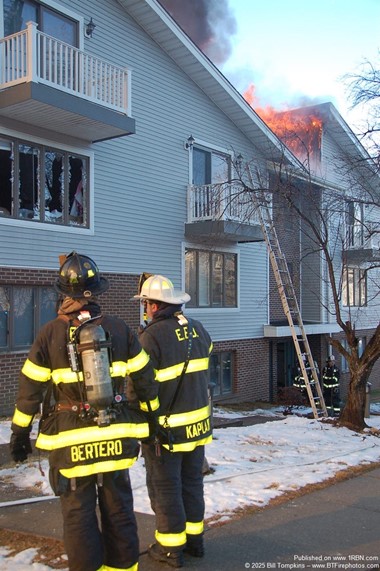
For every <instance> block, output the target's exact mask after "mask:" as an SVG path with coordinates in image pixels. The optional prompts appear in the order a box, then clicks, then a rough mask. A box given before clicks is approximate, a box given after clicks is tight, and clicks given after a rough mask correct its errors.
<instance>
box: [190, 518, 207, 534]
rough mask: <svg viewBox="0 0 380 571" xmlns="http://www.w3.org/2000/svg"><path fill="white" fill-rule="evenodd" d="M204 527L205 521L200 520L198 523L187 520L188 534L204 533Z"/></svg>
mask: <svg viewBox="0 0 380 571" xmlns="http://www.w3.org/2000/svg"><path fill="white" fill-rule="evenodd" d="M203 529H204V525H203V521H198V522H196V523H195V522H192V521H187V522H186V533H187V534H188V535H200V534H201V533H203Z"/></svg>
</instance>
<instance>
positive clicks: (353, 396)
mask: <svg viewBox="0 0 380 571" xmlns="http://www.w3.org/2000/svg"><path fill="white" fill-rule="evenodd" d="M366 385H367V375H365V376H362V377H360V376H359V375H355V374H352V372H351V381H350V385H349V388H348V395H347V401H346V404H345V407H344V409H343V411H342V413H341V415H340V417H339V424H340V425H341V426H346V427H347V428H350V429H351V430H357V431H361V430H363V429H364V428H366V426H367V425H366V423H365V421H364V414H365V399H366Z"/></svg>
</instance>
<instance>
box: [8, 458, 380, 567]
mask: <svg viewBox="0 0 380 571" xmlns="http://www.w3.org/2000/svg"><path fill="white" fill-rule="evenodd" d="M226 485H228V484H226ZM379 490H380V468H376V469H374V470H371V471H368V472H366V473H364V474H362V475H360V476H357V477H354V478H352V479H350V480H346V481H344V482H341V483H338V484H335V485H332V486H330V487H328V488H325V489H323V490H318V491H315V492H312V493H310V494H307V495H305V496H302V497H300V498H297V499H295V500H291V501H289V502H287V503H284V504H282V505H280V506H277V507H268V508H265V509H263V510H262V511H260V512H256V513H253V514H251V515H244V516H242V517H241V518H240V519H238V520H236V521H232V522H230V523H227V524H225V525H223V526H220V527H213V528H207V530H206V533H205V545H206V556H205V557H204V559H194V558H190V557H187V558H186V562H185V567H186V568H189V569H193V568H197V569H199V571H235V570H236V571H239V570H243V569H281V568H287V569H346V570H347V569H348V570H350V571H351V570H354V569H379V568H380V529H379V527H380V526H379V523H380V494H379ZM137 520H138V526H139V536H140V552H141V557H140V565H139V570H140V571H159V570H162V571H167V570H169V569H170V567H168V566H167V565H161V564H159V563H156V562H154V561H152V560H151V559H150V558H149V556H148V555H147V553H146V550H147V547H148V545H149V544H150V543H151V542H152V541H153V537H154V527H155V526H154V517H153V516H150V515H146V514H137ZM0 527H3V528H9V529H13V530H18V531H24V532H30V533H35V532H36V528H38V533H39V534H40V535H43V536H48V537H55V538H58V539H60V538H61V537H62V524H61V515H60V510H59V501H58V500H47V501H44V502H39V503H35V504H27V505H21V506H15V507H7V508H2V509H1V510H0ZM290 564H292V566H291V565H290ZM359 565H360V566H359Z"/></svg>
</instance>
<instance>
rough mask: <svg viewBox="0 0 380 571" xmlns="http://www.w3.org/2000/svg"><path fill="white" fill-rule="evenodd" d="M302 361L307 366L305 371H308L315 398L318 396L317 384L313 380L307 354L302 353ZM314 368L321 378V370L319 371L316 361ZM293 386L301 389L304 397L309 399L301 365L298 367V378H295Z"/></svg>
mask: <svg viewBox="0 0 380 571" xmlns="http://www.w3.org/2000/svg"><path fill="white" fill-rule="evenodd" d="M302 360H303V362H304V364H305V369H306V373H307V376H308V379H309V384H310V386H311V390H312V393H313V395H314V396H316V390H315V382H314V379H313V374H312V372H311V367H310V364H309V361H308V359H307V356H306V353H302ZM314 366H315V370H316V374H317V376H318V378H319V369H318V365H317V363H316V362H315V361H314ZM293 386H294V387H296V388H297V389H299V390H300V392H301V394H302V395H303V396H305V397H307V392H306V384H305V379H304V378H303V374H302V369H301V367H300V366H299V365H297V372H296V376H295V377H294V381H293Z"/></svg>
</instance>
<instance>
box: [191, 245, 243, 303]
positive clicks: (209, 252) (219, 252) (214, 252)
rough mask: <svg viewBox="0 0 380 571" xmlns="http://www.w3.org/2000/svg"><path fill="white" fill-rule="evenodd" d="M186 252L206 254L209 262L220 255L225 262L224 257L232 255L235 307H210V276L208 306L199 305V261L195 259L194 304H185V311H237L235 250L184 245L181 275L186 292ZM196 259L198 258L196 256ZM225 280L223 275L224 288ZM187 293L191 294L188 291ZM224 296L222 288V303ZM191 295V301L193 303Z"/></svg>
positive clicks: (237, 259) (237, 253)
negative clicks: (233, 260)
mask: <svg viewBox="0 0 380 571" xmlns="http://www.w3.org/2000/svg"><path fill="white" fill-rule="evenodd" d="M188 251H191V252H193V251H196V252H197V253H199V252H202V253H206V254H207V255H208V257H209V260H212V257H213V256H215V255H222V256H223V260H225V256H226V255H232V256H234V258H235V305H216V304H215V305H212V298H213V295H212V293H213V292H212V289H213V282H214V280H213V279H212V275H211V276H210V279H209V283H208V299H209V303H208V305H199V274H198V269H199V260H198V259H197V262H196V265H197V269H196V271H197V276H196V304H195V305H193V303H192V302H190V304H191V305H189V304H186V310H190V311H212V312H213V313H214V312H215V311H223V312H224V311H229V312H230V311H238V310H239V305H240V299H239V252H238V251H237V250H235V249H234V250H232V249H224V248H218V249H212V250H210V249H208V248H202V247H200V246H194V245H189V244H185V245H184V247H183V275H184V276H185V278H184V281H185V289H186V291H188V290H189V287H188V284H187V279H186V278H187V275H186V274H187V270H186V253H187V252H188ZM197 258H198V256H197ZM223 266H224V269H225V264H224V263H223ZM210 271H211V265H210ZM225 281H226V280H225V279H224V275H223V276H222V279H221V283H222V286H224V284H225ZM188 293H190V295H191V292H190V291H188ZM225 295H226V291H225V288H224V287H223V292H222V296H223V300H224V301H223V302H224V303H225ZM193 297H194V296H193V295H192V301H193Z"/></svg>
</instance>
